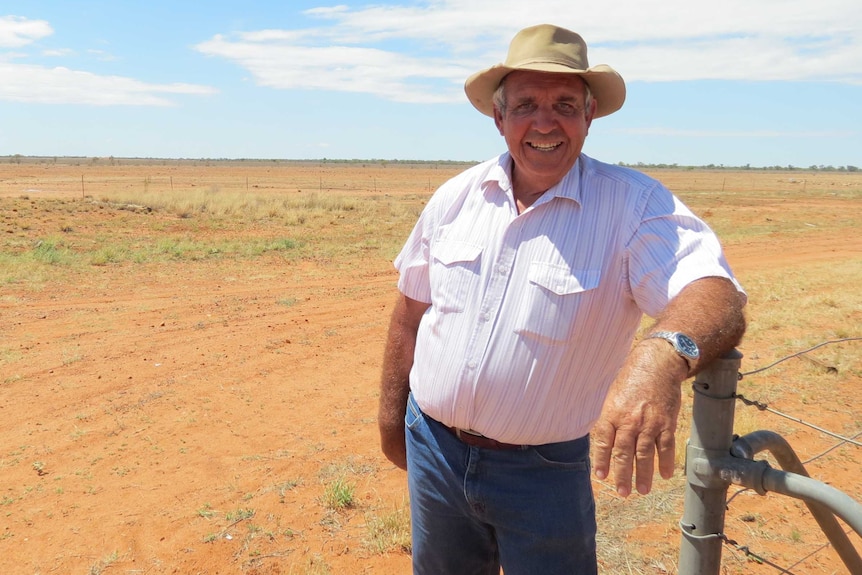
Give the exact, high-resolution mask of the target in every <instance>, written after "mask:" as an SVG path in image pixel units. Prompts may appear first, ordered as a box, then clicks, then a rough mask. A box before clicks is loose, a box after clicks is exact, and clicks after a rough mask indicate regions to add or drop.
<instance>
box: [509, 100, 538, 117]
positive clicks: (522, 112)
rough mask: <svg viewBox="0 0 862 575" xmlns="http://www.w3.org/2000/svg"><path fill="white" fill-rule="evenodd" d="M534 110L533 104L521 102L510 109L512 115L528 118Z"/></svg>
mask: <svg viewBox="0 0 862 575" xmlns="http://www.w3.org/2000/svg"><path fill="white" fill-rule="evenodd" d="M535 109H536V105H535V104H534V103H533V102H521V103H520V104H518V105H516V106H515V107H514V108H512V114H514V115H516V116H529V115H530V114H532V113H533V111H534V110H535Z"/></svg>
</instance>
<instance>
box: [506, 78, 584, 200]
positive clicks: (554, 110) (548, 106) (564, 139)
mask: <svg viewBox="0 0 862 575" xmlns="http://www.w3.org/2000/svg"><path fill="white" fill-rule="evenodd" d="M505 82H506V83H505V96H506V98H505V100H506V105H505V109H504V110H500V109H498V108H497V107H496V106H495V107H494V121H495V123H496V124H497V129H499V130H500V134H501V135H502V136H503V137H504V138H505V140H506V145H507V146H508V148H509V153H510V154H511V155H512V158H513V160H514V162H515V170H514V172H515V176H514V180H515V181H514V184H515V186H516V190H518V189H520V190H521V191H522V192H525V193H537V192H544V191H545V190H547V189H548V188H550V187H551V186H553V185H555V184H556V183H557V182H559V181H560V180H561V179H562V178H563V176H565V175H566V173H567V172H568V171H569V170H570V169H571V168H572V166H574V164H575V161H576V160H577V159H578V155H580V153H581V148H582V147H583V145H584V139H585V138H586V137H587V132H588V130H589V127H590V122H591V121H592V117H593V113H594V112H595V106H596V104H595V101H594V100H591V101H590V103H589V104H588V106H587V108H585V106H584V95H585V90H584V83H583V80H581V78H580V77H578V76H575V75H573V74H550V73H543V72H529V71H521V70H518V71H515V72H512V73H510V74H509V75H508V76H507V77H506V80H505Z"/></svg>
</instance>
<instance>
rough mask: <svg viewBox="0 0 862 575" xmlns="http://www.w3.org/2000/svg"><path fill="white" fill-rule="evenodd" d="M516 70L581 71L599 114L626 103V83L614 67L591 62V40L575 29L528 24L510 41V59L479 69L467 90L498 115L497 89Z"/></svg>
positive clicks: (472, 99)
mask: <svg viewBox="0 0 862 575" xmlns="http://www.w3.org/2000/svg"><path fill="white" fill-rule="evenodd" d="M514 70H534V71H537V72H554V73H558V74H577V75H578V76H580V77H581V78H583V79H584V82H586V83H587V84H588V85H589V86H590V91H591V92H592V94H593V97H594V98H595V100H596V104H597V107H596V114H595V116H593V117H595V118H598V117H601V116H607V115H608V114H613V113H614V112H616V111H617V110H619V109H620V108H622V106H623V102H625V99H626V84H625V82H624V81H623V78H622V76H620V75H619V74H618V73H617V72H616V71H614V69H613V68H611V67H610V66H608V65H606V64H599V65H598V66H593V67H592V68H591V67H590V65H589V64H588V63H587V44H586V42H584V39H583V38H581V37H580V35H578V34H575V33H574V32H572V31H571V30H566V29H565V28H560V27H558V26H551V25H550V24H540V25H538V26H532V27H530V28H524V29H523V30H521V31H520V32H518V33H517V34H516V35H515V37H514V38H512V43H511V44H509V53H508V54H507V56H506V61H505V62H503V63H502V64H497V65H495V66H492V67H490V68H488V69H487V70H482V71H481V72H476V73H475V74H473V75H472V76H470V77H469V78H467V82H465V83H464V91H465V92H467V97H468V98H469V99H470V102H471V103H472V104H473V105H474V106H475V107H476V109H477V110H479V111H480V112H482V113H483V114H485V115H486V116H491V117H493V116H494V102H493V97H494V91H495V90H496V89H497V87H498V86H499V85H500V82H501V81H502V80H503V78H504V77H505V76H506V75H507V74H508V73H509V72H513V71H514Z"/></svg>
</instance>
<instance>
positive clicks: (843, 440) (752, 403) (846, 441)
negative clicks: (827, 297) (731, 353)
mask: <svg viewBox="0 0 862 575" xmlns="http://www.w3.org/2000/svg"><path fill="white" fill-rule="evenodd" d="M851 341H862V337H846V338H842V339H837V340H830V341H825V342H822V343H820V344H818V345H815V346H813V347H810V348H808V349H804V350H802V351H799V352H796V353H793V354H790V355H787V356H785V357H782V358H781V359H779V360H777V361H775V362H773V363H771V364H769V365H766V366H764V367H761V368H758V369H755V370H752V371H748V372H741V373H739V376H738V377H739V380H743V379H744V378H746V377H749V376H751V375H755V374H758V373H762V372H764V371H767V370H769V369H772V368H773V367H775V366H777V365H779V364H780V363H782V362H784V361H787V360H789V359H792V358H795V357H800V356H803V355H805V354H807V353H810V352H812V351H814V350H816V349H819V348H821V347H824V346H827V345H833V344H837V343H844V342H851ZM736 399H738V400H739V401H740V402H741V403H742V404H743V405H745V406H748V407H755V408H757V409H758V410H760V411H765V412H768V413H771V414H773V415H776V416H778V417H781V418H784V419H787V420H789V421H792V422H794V423H796V424H798V425H803V426H806V427H808V428H810V429H814V430H816V431H818V432H820V433H823V434H825V435H828V436H830V437H833V438H836V439H838V440H839V441H838V443H836V444H834V445H832V446H831V447H829V448H828V449H826V450H825V451H823V452H821V453H818V454H817V455H814V456H812V457H810V458H808V459H807V460H805V461H804V462H803V464H809V463H812V462H814V461H816V460H818V459H820V458H822V457H824V456H826V455H827V454H829V453H831V452H832V451H834V450H836V449H838V448H840V447H842V446H844V445H854V446H856V447H862V442H860V441H858V440H857V438H858V437H862V431H858V432H857V433H855V434H853V435H852V436H850V437H846V436H844V435H842V434H840V433H836V432H834V431H830V430H828V429H825V428H824V427H822V426H820V425H815V424H814V423H811V422H809V421H806V420H803V419H802V418H799V417H795V416H793V415H789V414H786V413H783V412H781V411H779V410H777V409H774V408H772V407H770V406H769V404H768V403H767V402H765V401H758V400H753V399H749V398H746V397H744V396H743V395H742V394H741V393H737V394H736ZM746 491H750V488H743V489H739V490H737V491H736V492H735V493H734V494H733V495H731V496H730V497H729V498H728V499H727V500H726V502H725V507H726V508H727V509H730V504H731V503H732V502H733V500H734V499H736V497H737V496H739V495H740V494H741V493H744V492H746ZM851 531H852V529H850V530H847V531H846V533H850V532H851ZM718 537H720V538H721V539H722V541H723V544H724V546H725V547H727V548H728V549H730V550H731V551H732V552H733V553H734V554H736V553H739V554H742V555H743V556H744V557H745V558H746V559H750V560H753V561H756V562H757V563H759V564H762V565H767V566H769V567H772V568H774V569H775V570H776V571H778V572H779V573H787V574H790V575H794V572H793V571H792V569H795V568H797V567H800V566H802V565H803V564H804V563H806V562H807V561H809V560H811V559H812V558H813V557H816V556H817V555H818V554H819V553H822V552H823V551H824V550H826V549H828V548H830V547H831V544H830V543H824V544H823V545H821V546H820V547H818V548H817V549H814V550H813V551H811V552H810V553H807V554H806V555H805V556H803V557H801V558H799V559H798V560H797V561H795V562H794V563H793V564H791V565H789V566H787V567H782V566H781V565H778V564H777V563H776V562H774V561H771V560H769V559H768V558H767V557H766V554H765V553H763V552H754V551H752V550H751V549H750V547H749V546H748V545H743V544H740V543H739V542H737V541H736V540H734V539H732V538H730V537H728V536H727V535H726V534H724V533H721V534H718Z"/></svg>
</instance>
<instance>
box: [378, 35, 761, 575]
mask: <svg viewBox="0 0 862 575" xmlns="http://www.w3.org/2000/svg"><path fill="white" fill-rule="evenodd" d="M465 90H466V93H467V96H468V98H469V99H470V101H471V102H472V103H473V105H474V106H475V107H476V108H477V109H478V110H479V111H480V112H482V113H484V114H486V115H488V116H491V117H493V118H494V122H495V124H496V126H497V129H498V130H499V132H500V134H501V135H502V136H503V138H504V139H505V141H506V146H507V148H508V152H507V153H504V154H502V155H501V156H499V157H497V158H494V159H492V160H490V161H487V162H485V163H482V164H480V165H478V166H475V167H473V168H471V169H468V170H467V171H465V172H464V173H462V174H461V175H459V176H457V177H455V178H453V179H452V180H450V181H449V182H447V183H445V184H443V186H441V187H440V188H439V189H438V190H437V191H436V192H435V194H434V195H433V196H432V198H431V199H430V201H429V202H428V205H427V206H426V208H425V210H424V211H423V213H422V215H421V216H420V218H419V221H418V222H417V224H416V226H415V228H414V230H413V232H412V234H411V235H410V238H409V239H408V241H407V243H406V245H405V246H404V248H403V250H402V251H401V253H400V254H399V255H398V257H397V259H396V260H395V266H396V267H397V269H398V270H399V272H400V278H399V282H398V287H399V291H400V295H399V297H398V300H397V302H396V305H395V310H394V312H393V315H392V320H391V325H390V331H389V337H388V342H387V348H386V353H385V357H384V365H383V377H382V385H381V394H380V413H379V425H380V433H381V443H382V448H383V451H384V453H385V455H386V456H387V457H388V458H389V459H390V460H391V461H392V462H394V463H395V464H396V465H398V466H399V467H401V468H404V469H406V470H407V472H408V474H407V478H408V485H409V491H410V505H411V515H412V527H413V569H414V573H417V574H429V575H430V574H433V575H452V574H464V575H468V574H470V575H473V574H492V573H493V574H497V573H499V571H500V566H501V565H502V567H503V569H504V571H505V573H506V575H520V574H535V573H542V574H543V575H550V574H554V573H561V574H562V573H566V574H572V573H577V574H581V573H584V574H587V573H595V572H596V570H597V567H596V553H595V532H596V525H595V507H594V503H593V498H592V489H591V484H590V477H589V473H590V460H589V434H590V432H591V431H592V432H593V440H594V443H595V458H596V461H595V472H596V475H597V476H598V477H600V478H605V477H608V476H609V475H610V473H611V471H613V474H614V479H615V483H616V487H617V490H618V492H619V493H620V494H621V495H623V496H627V495H628V494H629V492H630V490H631V484H632V479H633V476H634V479H635V483H636V486H637V489H638V491H640V492H641V493H647V492H648V491H649V490H650V488H651V484H652V477H653V473H654V462H655V459H656V457H657V459H658V466H659V471H660V473H661V475H662V476H663V477H669V476H670V475H671V474H672V472H673V467H674V431H675V429H676V420H677V415H678V412H679V406H680V397H681V393H680V388H681V386H680V383H681V382H682V381H683V380H684V379H686V378H687V377H689V376H691V375H693V374H694V373H695V372H697V371H698V370H699V369H701V368H702V367H703V366H704V365H706V364H708V363H709V362H710V361H712V360H713V359H714V358H716V357H717V356H719V355H720V354H722V353H724V352H726V351H727V350H729V349H731V348H732V347H733V346H735V345H736V344H737V343H738V342H739V340H740V338H741V336H742V333H743V331H744V329H745V322H744V318H743V313H742V308H743V306H744V304H745V296H744V293H743V292H742V289H741V288H740V287H739V285H738V284H737V282H736V280H735V279H734V278H733V276H732V274H731V271H730V269H729V267H728V265H727V263H726V262H725V260H724V257H723V255H722V252H721V248H720V245H719V243H718V240H717V239H716V237H715V236H714V234H713V233H712V232H711V231H710V229H709V228H708V227H707V226H706V225H705V224H704V223H703V222H702V221H701V220H699V219H698V218H697V217H695V216H694V215H693V214H692V213H691V212H690V211H689V210H688V209H687V208H686V207H685V206H684V205H683V204H682V203H680V201H679V200H678V199H677V198H675V197H674V196H673V195H672V194H671V193H670V192H669V191H668V190H667V189H666V188H665V187H663V186H662V185H661V184H660V183H659V182H657V181H655V180H653V179H651V178H649V177H647V176H645V175H643V174H641V173H638V172H635V171H632V170H628V169H624V168H621V167H618V166H613V165H608V164H603V163H601V162H598V161H596V160H593V159H591V158H589V157H587V156H586V155H584V154H582V152H581V149H582V147H583V144H584V140H585V138H586V136H587V133H588V131H589V128H590V125H591V123H592V121H593V119H594V118H598V117H601V116H606V115H608V114H611V113H613V112H615V111H616V110H618V109H619V108H620V107H621V106H622V104H623V101H624V100H625V84H624V82H623V80H622V78H621V77H620V76H619V74H617V73H616V72H615V71H614V70H613V69H611V68H610V67H608V66H604V65H600V66H595V67H590V66H589V64H588V62H587V48H586V45H585V43H584V41H583V40H582V38H581V37H580V36H579V35H577V34H575V33H574V32H571V31H569V30H565V29H562V28H558V27H555V26H549V25H541V26H535V27H531V28H527V29H525V30H522V31H521V32H519V33H518V34H517V35H516V36H515V38H514V39H513V40H512V43H511V45H510V47H509V53H508V56H507V59H506V61H505V62H504V63H502V64H498V65H496V66H493V67H491V68H489V69H487V70H483V71H481V72H478V73H476V74H474V75H473V76H471V77H470V78H469V79H468V80H467V82H466V85H465ZM644 313H646V314H648V315H650V316H652V317H654V318H656V321H655V324H654V325H653V326H652V328H651V329H650V331H649V332H648V335H647V336H646V337H645V338H643V339H642V340H641V341H640V342H639V343H638V344H637V345H635V346H634V347H632V345H631V344H632V341H633V338H634V336H635V333H636V330H637V328H638V326H639V323H640V319H641V316H642V314H644Z"/></svg>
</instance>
